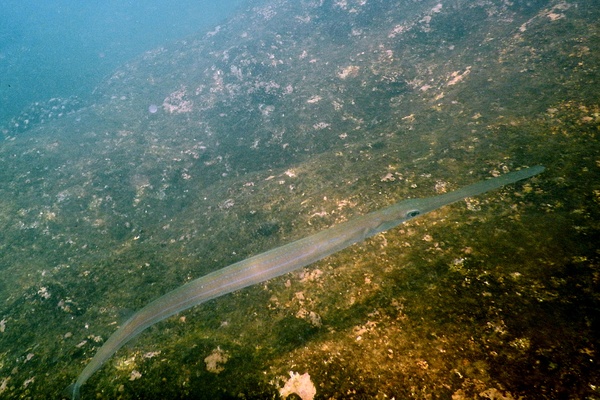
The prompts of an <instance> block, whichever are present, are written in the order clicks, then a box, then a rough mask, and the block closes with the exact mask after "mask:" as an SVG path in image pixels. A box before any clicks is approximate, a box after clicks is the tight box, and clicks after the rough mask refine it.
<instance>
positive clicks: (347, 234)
mask: <svg viewBox="0 0 600 400" xmlns="http://www.w3.org/2000/svg"><path fill="white" fill-rule="evenodd" d="M542 171H544V167H542V166H539V165H538V166H535V167H531V168H524V169H521V170H519V171H516V172H510V173H508V174H505V175H501V176H498V177H496V178H492V179H488V180H484V181H480V182H477V183H474V184H472V185H469V186H466V187H464V188H462V189H459V190H456V191H454V192H450V193H445V194H442V195H439V196H434V197H427V198H424V199H409V200H404V201H401V202H399V203H396V204H394V205H391V206H388V207H386V208H382V209H381V210H378V211H374V212H371V213H369V214H366V215H363V216H361V217H358V218H356V219H353V220H351V221H348V222H344V223H342V224H339V225H336V226H333V227H331V228H329V229H325V230H324V231H321V232H319V233H316V234H314V235H311V236H308V237H306V238H304V239H300V240H296V241H295V242H291V243H288V244H286V245H284V246H281V247H277V248H276V249H273V250H270V251H267V252H265V253H262V254H258V255H256V256H253V257H250V258H247V259H245V260H243V261H239V262H237V263H235V264H232V265H230V266H228V267H225V268H223V269H220V270H218V271H215V272H211V273H210V274H208V275H205V276H203V277H201V278H198V279H195V280H193V281H191V282H188V283H186V284H185V285H183V286H181V287H179V288H177V289H175V290H173V291H171V292H169V293H167V294H165V295H163V296H162V297H159V298H158V299H156V300H154V301H152V302H151V303H149V304H148V305H147V306H145V307H144V308H142V309H141V310H139V311H138V312H137V313H135V314H134V315H133V316H132V317H131V318H129V319H128V320H127V321H126V322H125V323H124V324H123V325H122V326H121V327H120V328H119V329H117V330H116V331H115V333H113V334H112V336H111V337H109V338H108V340H107V341H106V342H105V343H104V344H103V345H102V347H100V349H99V350H98V352H97V353H96V355H94V357H93V358H92V360H91V361H90V362H89V364H88V365H87V366H86V367H85V368H84V369H83V371H82V372H81V374H79V376H78V377H77V381H76V382H75V383H73V384H72V385H70V386H69V387H68V388H67V389H66V390H67V393H68V395H69V396H71V397H72V399H73V400H75V399H79V397H80V395H79V390H80V388H81V386H82V385H83V384H84V383H85V382H86V381H87V380H88V379H89V377H90V376H91V375H92V374H93V373H94V372H96V371H97V370H98V369H99V368H100V367H101V366H102V365H103V364H104V363H105V362H106V360H108V359H109V358H110V357H112V356H113V354H115V352H116V351H117V350H119V349H120V348H121V347H122V346H123V345H124V344H125V343H127V342H128V341H129V340H131V339H132V338H133V337H134V336H136V335H138V334H139V333H140V332H142V331H143V330H144V329H146V328H148V327H149V326H151V325H154V324H155V323H157V322H159V321H161V320H163V319H165V318H167V317H170V316H171V315H173V314H176V313H178V312H180V311H183V310H186V309H188V308H190V307H193V306H195V305H198V304H202V303H204V302H205V301H208V300H211V299H214V298H216V297H219V296H223V295H224V294H227V293H231V292H234V291H236V290H239V289H242V288H245V287H247V286H251V285H255V284H257V283H260V282H264V281H266V280H269V279H272V278H275V277H277V276H280V275H283V274H286V273H288V272H290V271H294V270H296V269H298V268H302V267H304V266H306V265H309V264H312V263H314V262H316V261H318V260H320V259H322V258H324V257H327V256H328V255H331V254H333V253H336V252H338V251H340V250H342V249H344V248H346V247H348V246H350V245H352V244H354V243H356V242H360V241H362V240H364V239H366V238H368V237H371V236H373V235H376V234H378V233H380V232H384V231H387V230H389V229H391V228H394V227H395V226H397V225H399V224H401V223H403V222H405V221H408V220H409V219H412V218H415V217H417V216H420V215H423V214H426V213H428V212H430V211H432V210H435V209H437V208H440V207H442V206H445V205H448V204H451V203H454V202H456V201H458V200H461V199H464V198H465V197H470V196H476V195H479V194H481V193H485V192H487V191H490V190H494V189H498V188H499V187H501V186H504V185H508V184H511V183H514V182H517V181H520V180H522V179H527V178H530V177H532V176H534V175H537V174H539V173H541V172H542Z"/></svg>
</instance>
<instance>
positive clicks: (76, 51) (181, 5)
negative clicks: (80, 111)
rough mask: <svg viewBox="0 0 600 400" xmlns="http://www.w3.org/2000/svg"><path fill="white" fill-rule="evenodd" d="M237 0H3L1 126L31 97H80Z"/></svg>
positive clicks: (226, 11)
mask: <svg viewBox="0 0 600 400" xmlns="http://www.w3.org/2000/svg"><path fill="white" fill-rule="evenodd" d="M242 2H243V1H242V0H219V1H215V0H202V1H193V0H181V1H177V2H175V3H173V2H165V1H157V0H150V1H144V2H136V1H116V0H109V1H99V2H91V1H85V2H82V1H78V0H56V1H48V2H45V1H20V0H3V1H1V2H0V7H1V9H2V12H1V13H0V125H3V124H4V123H6V121H7V120H9V119H10V118H11V117H13V116H14V115H16V114H18V113H20V112H21V110H23V109H24V108H25V107H27V106H28V105H30V104H31V103H34V102H45V101H47V100H48V99H51V98H56V97H61V98H68V97H70V96H78V97H80V98H83V99H84V100H85V99H86V98H87V96H89V94H90V93H91V92H92V90H93V89H94V87H95V86H96V85H97V84H98V83H99V82H100V81H101V80H102V78H103V77H105V76H106V75H107V74H110V73H111V71H113V70H114V69H115V68H116V67H117V66H119V65H121V64H122V63H124V62H126V61H127V60H130V59H131V58H133V57H134V56H136V55H138V54H140V53H142V52H144V51H147V50H149V49H152V48H155V47H157V46H160V45H162V44H165V43H168V42H170V41H173V40H175V39H181V38H183V37H185V36H187V35H190V34H193V33H195V32H198V31H201V30H205V29H208V28H209V27H212V26H214V25H215V24H217V23H219V22H220V21H222V20H223V19H224V18H226V17H227V16H228V15H230V14H231V13H232V12H233V11H234V10H235V9H236V8H237V7H238V6H239V5H240V4H242Z"/></svg>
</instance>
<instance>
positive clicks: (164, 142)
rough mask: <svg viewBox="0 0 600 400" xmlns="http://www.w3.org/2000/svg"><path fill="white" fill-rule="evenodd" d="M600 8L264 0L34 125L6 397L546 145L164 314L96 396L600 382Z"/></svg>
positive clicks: (5, 217)
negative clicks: (179, 298) (513, 176)
mask: <svg viewBox="0 0 600 400" xmlns="http://www.w3.org/2000/svg"><path fill="white" fill-rule="evenodd" d="M599 20H600V7H598V5H597V4H596V1H595V0H587V1H586V0H584V1H541V0H531V1H523V0H513V1H505V0H478V1H462V0H448V1H446V0H436V1H429V0H422V1H408V0H406V1H404V0H402V1H390V0H337V1H326V0H302V1H283V0H264V1H260V0H256V1H252V2H250V3H249V4H248V5H247V7H245V8H244V9H243V10H241V11H240V13H239V14H237V15H236V16H235V17H233V18H232V19H231V20H229V21H227V22H225V23H224V24H222V25H221V26H219V27H215V28H214V29H213V30H211V31H210V32H203V33H201V34H198V35H197V36H196V37H190V38H187V39H185V40H182V41H180V42H178V43H175V44H173V45H169V46H165V47H162V48H157V49H155V50H153V51H151V52H148V53H146V54H143V55H142V56H140V57H138V58H137V59H134V60H132V61H131V62H130V63H128V64H127V65H124V66H123V67H122V68H120V69H119V70H117V71H115V73H114V75H113V76H111V77H110V78H109V79H107V80H106V81H105V82H104V83H103V84H102V85H101V86H100V87H98V88H97V90H96V91H95V94H94V96H95V100H94V101H93V102H91V103H90V104H87V105H86V106H85V107H83V108H80V109H78V110H77V111H74V110H72V109H69V110H68V111H64V112H62V111H61V106H60V104H59V103H58V105H57V104H55V103H56V101H55V100H54V103H52V104H53V105H52V107H57V108H55V109H53V110H52V109H51V110H50V111H49V110H48V109H47V108H44V107H38V108H35V109H31V110H30V113H36V112H37V113H38V114H41V113H44V115H22V116H17V117H15V119H14V121H13V122H14V123H13V124H12V125H11V126H8V127H5V128H3V130H2V134H3V138H4V140H3V141H2V143H1V144H0V162H1V165H2V167H1V168H0V183H1V185H0V298H1V302H0V397H1V398H3V399H50V398H60V397H61V391H62V389H63V388H64V387H66V386H67V385H68V384H70V383H71V382H73V381H74V380H75V378H76V377H77V375H78V374H79V373H80V372H81V370H82V368H83V367H84V366H85V364H86V363H87V362H89V360H90V358H91V357H92V356H93V355H94V354H95V352H96V350H97V349H98V348H99V346H100V345H101V344H102V343H103V341H105V340H106V339H107V338H108V337H109V336H110V335H111V334H112V333H113V332H114V331H115V329H116V327H117V326H118V324H119V321H121V318H122V317H121V314H122V310H125V309H131V310H136V309H139V308H141V307H143V306H144V305H145V304H147V303H148V302H149V301H150V300H152V299H155V298H157V297H158V296H160V295H161V294H164V293H166V292H168V291H169V290H171V289H173V288H176V287H178V286H180V285H181V284H182V283H184V282H186V281H189V280H191V279H194V278H196V277H199V276H202V275H204V274H206V273H207V272H209V271H213V270H216V269H219V268H222V267H224V266H227V265H229V264H231V263H233V262H235V261H238V260H241V259H244V258H246V257H248V256H250V255H253V254H257V253H259V252H262V251H265V250H268V249H270V248H273V247H276V246H279V245H281V244H284V243H287V242H289V241H291V240H294V239H297V238H301V237H303V236H306V235H308V234H310V233H313V232H317V231H319V230H322V229H324V228H326V227H329V226H331V225H333V224H336V223H339V222H342V221H346V220H348V219H351V218H352V217H354V216H357V215H362V214H364V213H366V212H368V211H371V210H376V209H378V208H381V207H383V206H386V205H389V204H392V203H394V202H396V201H399V200H401V199H405V198H414V197H428V196H432V195H435V194H438V193H442V192H444V191H449V190H453V189H457V188H460V187H462V186H464V185H467V184H470V183H473V182H476V181H479V180H482V179H485V178H488V177H491V176H494V175H498V174H503V173H506V172H508V171H513V170H516V169H519V168H522V167H525V166H533V165H537V164H542V165H544V166H545V167H546V168H547V169H546V171H545V172H544V173H543V174H541V175H539V176H537V177H534V178H533V179H529V180H527V181H523V182H519V183H517V184H514V185H509V186H508V187H505V188H503V189H501V190H497V191H494V192H490V193H486V194H484V195H482V196H478V197H475V198H471V199H468V200H467V201H463V202H460V203H457V204H455V205H451V206H447V207H444V208H441V209H439V210H437V211H435V212H432V213H431V214H428V215H426V216H424V217H422V218H418V219H415V220H413V221H411V222H410V223H407V224H405V225H403V226H400V227H399V228H396V229H393V230H391V231H389V232H387V233H385V234H380V235H377V236H376V237H374V238H372V239H369V240H366V241H365V242H363V243H360V244H358V245H354V246H352V247H351V248H349V249H347V250H344V251H342V252H340V253H338V254H335V255H333V256H331V257H328V258H326V259H325V260H323V261H321V262H318V263H316V264H314V265H312V266H310V267H308V268H304V269H302V270H299V271H296V272H293V273H290V274H288V275H286V276H283V277H281V278H277V279H273V280H271V281H268V282H266V283H263V284H260V285H257V286H254V287H251V288H248V289H244V290H241V291H239V292H236V293H234V294H231V295H226V296H224V297H222V298H219V299H217V300H213V301H210V302H208V303H206V304H204V305H201V306H198V307H195V308H193V309H190V310H187V311H185V312H182V313H180V314H179V315H177V316H175V317H172V318H170V319H168V320H166V321H164V322H161V323H159V324H157V325H156V326H154V327H152V328H150V329H149V330H148V331H147V332H145V333H143V334H142V335H141V336H140V337H139V338H138V339H137V340H136V341H134V342H133V343H132V344H131V345H129V346H127V347H125V348H123V349H121V350H120V351H119V352H118V353H117V354H116V355H115V356H114V357H113V358H111V359H110V360H109V361H108V362H107V363H106V365H105V366H104V367H103V368H102V369H101V370H100V371H98V372H97V373H96V374H95V375H93V376H92V378H91V379H90V380H89V381H88V382H87V383H86V385H84V387H83V390H82V394H83V397H84V399H231V398H235V399H272V398H278V397H279V394H278V388H280V387H282V386H283V384H284V382H285V381H286V380H287V379H288V378H289V372H290V371H293V372H295V373H299V374H304V373H308V374H309V375H310V378H311V381H312V382H313V383H314V385H315V388H316V397H315V398H317V399H392V398H395V399H453V400H457V399H505V400H507V399H600V370H599V367H600V363H599V359H600V355H599V354H598V351H599V350H600V349H599V346H598V338H599V337H600V332H599V331H600V326H599V323H600V303H599V302H600V294H599V290H600V260H599V259H600V254H599V250H598V249H599V246H598V243H599V238H600V234H599V227H600V212H599V211H600V204H599V203H600V153H599V150H600V144H599V142H598V134H599V127H600V85H599V67H600V56H599V55H600V35H599V29H600V25H599V24H598V21H599ZM153 104H154V105H156V106H157V112H155V113H151V112H150V110H149V106H151V105H153ZM52 107H50V108H52ZM32 110H33V111H32ZM36 110H38V111H36ZM152 111H154V110H152ZM49 114H52V115H49ZM59 114H61V115H60V116H59ZM25 120H27V121H28V122H27V123H26V125H27V129H24V128H23V125H22V124H23V123H25V122H24V121H25ZM29 121H31V122H29ZM17 125H18V126H17ZM594 238H595V239H594ZM210 356H212V358H210ZM207 357H209V358H208V360H213V364H212V365H210V368H207V366H208V365H207V362H206V361H205V360H207ZM219 360H220V362H218V361H219ZM208 364H210V363H208ZM293 396H295V395H293ZM290 398H291V397H290Z"/></svg>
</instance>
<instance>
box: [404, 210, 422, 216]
mask: <svg viewBox="0 0 600 400" xmlns="http://www.w3.org/2000/svg"><path fill="white" fill-rule="evenodd" d="M419 214H421V211H419V210H410V211H409V212H407V213H406V218H414V217H416V216H417V215H419Z"/></svg>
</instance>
